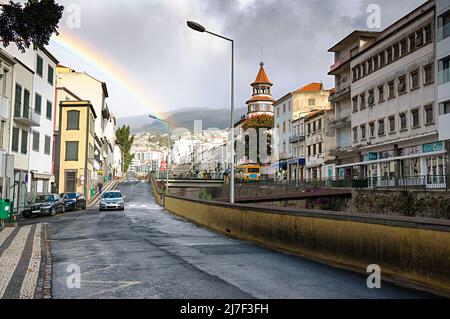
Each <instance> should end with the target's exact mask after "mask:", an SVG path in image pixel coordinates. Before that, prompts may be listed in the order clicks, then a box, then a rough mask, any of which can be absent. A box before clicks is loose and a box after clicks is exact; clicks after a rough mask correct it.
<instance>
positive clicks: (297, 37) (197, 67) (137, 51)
mask: <svg viewBox="0 0 450 319" xmlns="http://www.w3.org/2000/svg"><path fill="white" fill-rule="evenodd" d="M62 2H63V3H65V4H68V3H78V4H79V5H80V6H81V9H82V11H81V12H82V28H81V29H79V30H75V31H74V32H76V33H77V35H78V36H80V37H83V38H85V39H86V40H87V41H89V42H90V43H91V44H94V45H96V46H97V47H98V48H99V50H101V51H103V52H106V53H107V54H108V55H110V56H112V57H113V58H114V59H115V60H116V61H119V63H123V64H124V65H125V66H126V68H127V69H128V70H129V71H130V73H133V74H134V75H135V76H136V79H138V80H139V82H142V83H144V86H145V87H146V88H148V92H149V93H148V94H149V95H153V96H155V97H157V98H158V99H160V100H162V101H163V102H164V104H165V105H166V107H167V108H168V109H174V108H183V107H228V105H229V97H228V96H229V93H228V92H229V49H228V48H229V47H228V44H227V43H226V42H225V41H221V40H218V39H214V38H213V37H211V36H208V35H206V34H199V33H196V32H194V31H192V30H189V29H188V28H187V27H186V24H185V23H186V20H188V19H192V20H196V21H198V22H201V23H202V24H204V25H205V26H207V27H208V28H209V29H211V31H215V32H217V33H221V34H224V35H226V36H230V37H233V38H234V39H235V41H236V104H237V106H240V107H242V106H245V101H246V99H248V98H249V96H250V94H251V91H250V87H249V83H250V82H251V81H253V80H254V77H255V76H256V73H257V71H258V64H259V62H260V59H261V57H260V55H261V46H263V60H264V62H265V63H266V69H267V72H268V75H269V78H270V79H271V80H272V82H273V83H274V96H275V98H278V97H280V96H282V95H284V94H285V93H287V92H288V91H290V90H293V89H296V88H298V87H300V86H302V85H304V84H307V83H309V82H312V81H323V82H324V84H325V85H326V86H327V87H331V86H332V85H333V79H332V78H331V77H328V76H327V72H328V70H329V65H331V64H332V61H333V56H332V54H330V53H328V52H327V50H328V49H329V48H330V47H331V46H332V45H334V44H335V43H336V42H337V41H339V40H340V39H342V38H343V37H345V36H346V35H347V34H348V33H349V32H351V31H352V30H354V29H367V25H366V20H367V17H368V13H367V12H366V9H367V6H368V5H369V4H371V3H377V4H379V6H380V8H381V23H382V27H386V26H388V25H389V24H390V23H392V22H393V21H395V20H396V19H398V18H400V17H402V16H403V15H405V14H406V13H408V12H409V11H411V10H412V9H414V8H415V7H417V6H418V5H420V4H421V3H423V2H424V1H423V0H409V1H405V0H396V1H395V0H383V1H370V0H341V1H331V0H330V1H328V0H320V1H312V0H254V1H251V0H247V1H245V0H226V1H225V0H202V1H199V0H164V1H162V0H161V1H156V0H155V1H152V0H148V1H145V0H127V1H122V0H103V1H101V0H96V1H92V0H78V1H72V0H67V1H62ZM114 89H115V90H114V91H113V93H112V94H111V95H112V98H114V99H111V101H110V104H111V105H112V108H113V109H114V107H115V108H116V113H118V114H119V115H125V114H126V113H125V114H123V113H124V112H122V110H121V108H119V106H121V105H123V104H124V103H127V94H126V92H121V91H120V87H114ZM144 110H145V108H144V107H142V106H138V105H136V106H134V110H133V113H143V111H144ZM127 113H128V114H129V109H127Z"/></svg>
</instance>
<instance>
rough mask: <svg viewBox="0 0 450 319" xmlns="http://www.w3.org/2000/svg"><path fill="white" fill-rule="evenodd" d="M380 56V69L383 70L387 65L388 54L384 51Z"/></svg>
mask: <svg viewBox="0 0 450 319" xmlns="http://www.w3.org/2000/svg"><path fill="white" fill-rule="evenodd" d="M378 56H379V58H380V68H382V67H383V66H385V65H386V54H385V52H384V51H383V52H382V53H380V54H379V55H378Z"/></svg>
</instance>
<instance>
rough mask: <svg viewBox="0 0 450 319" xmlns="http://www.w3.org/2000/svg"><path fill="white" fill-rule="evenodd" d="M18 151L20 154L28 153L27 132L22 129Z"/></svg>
mask: <svg viewBox="0 0 450 319" xmlns="http://www.w3.org/2000/svg"><path fill="white" fill-rule="evenodd" d="M20 152H21V153H22V154H27V153H28V132H27V131H25V130H22V141H21V144H20Z"/></svg>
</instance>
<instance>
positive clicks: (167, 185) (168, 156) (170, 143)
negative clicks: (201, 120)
mask: <svg viewBox="0 0 450 319" xmlns="http://www.w3.org/2000/svg"><path fill="white" fill-rule="evenodd" d="M148 117H150V118H151V119H154V120H156V121H160V122H164V123H167V127H168V129H169V135H168V138H167V140H168V144H167V159H166V192H167V194H169V160H170V152H171V149H172V139H171V134H172V133H171V131H170V125H169V122H168V121H166V120H163V119H160V118H158V117H156V116H154V115H149V116H148ZM158 171H159V170H158Z"/></svg>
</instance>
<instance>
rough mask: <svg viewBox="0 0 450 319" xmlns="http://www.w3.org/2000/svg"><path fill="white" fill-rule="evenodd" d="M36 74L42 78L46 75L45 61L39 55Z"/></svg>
mask: <svg viewBox="0 0 450 319" xmlns="http://www.w3.org/2000/svg"><path fill="white" fill-rule="evenodd" d="M36 73H37V75H39V76H40V77H42V75H43V73H44V60H43V59H42V58H41V57H40V56H39V55H38V56H37V60H36Z"/></svg>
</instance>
